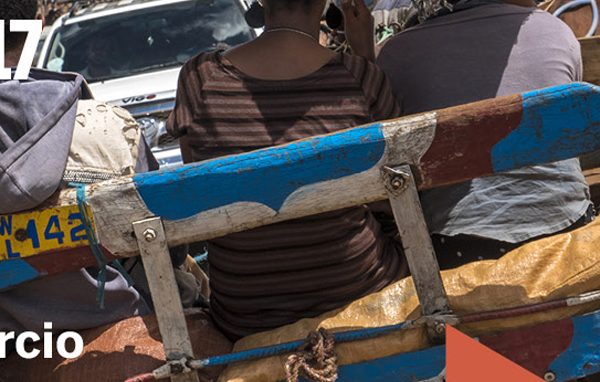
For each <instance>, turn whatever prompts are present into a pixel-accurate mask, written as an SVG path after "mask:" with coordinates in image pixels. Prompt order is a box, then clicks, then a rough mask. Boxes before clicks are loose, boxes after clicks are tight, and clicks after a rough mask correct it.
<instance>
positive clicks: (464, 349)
mask: <svg viewBox="0 0 600 382" xmlns="http://www.w3.org/2000/svg"><path fill="white" fill-rule="evenodd" d="M482 381H485V382H544V380H543V379H541V378H540V377H538V376H536V375H535V374H533V373H531V372H530V371H528V370H525V369H524V368H522V367H521V366H519V365H517V364H516V363H514V362H512V361H510V360H508V359H506V358H504V357H503V356H501V355H500V354H498V353H496V352H494V351H493V350H491V349H490V348H488V347H486V346H484V345H482V344H480V343H479V342H477V341H476V340H474V339H472V338H471V337H469V336H467V335H465V334H463V333H461V332H460V331H458V330H456V329H454V328H453V327H451V326H447V329H446V382H482Z"/></svg>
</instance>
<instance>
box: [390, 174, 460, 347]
mask: <svg viewBox="0 0 600 382" xmlns="http://www.w3.org/2000/svg"><path fill="white" fill-rule="evenodd" d="M382 173H383V177H384V184H385V187H386V189H387V192H388V197H389V200H390V204H391V206H392V211H393V213H394V219H395V220H396V225H397V226H398V231H399V234H400V239H401V241H402V246H403V248H404V255H405V256H406V260H407V262H408V267H409V269H410V273H411V275H412V278H413V282H414V284H415V289H416V291H417V296H418V298H419V302H420V304H421V311H422V314H423V316H438V317H439V320H437V319H436V318H433V319H432V320H430V321H428V325H427V327H428V335H429V340H430V342H432V343H434V344H436V343H442V342H444V337H445V333H446V322H445V320H444V319H443V316H444V315H448V314H450V313H451V309H450V304H449V302H448V296H447V295H446V290H445V288H444V284H443V282H442V277H441V275H440V267H439V264H438V261H437V258H436V257H435V251H434V249H433V243H432V242H431V237H430V236H429V230H428V229H427V224H426V223H425V217H424V216H423V210H422V208H421V201H420V199H419V193H418V191H417V185H416V182H415V178H414V176H413V172H412V170H411V168H410V166H409V165H406V164H405V165H400V166H384V167H383V168H382Z"/></svg>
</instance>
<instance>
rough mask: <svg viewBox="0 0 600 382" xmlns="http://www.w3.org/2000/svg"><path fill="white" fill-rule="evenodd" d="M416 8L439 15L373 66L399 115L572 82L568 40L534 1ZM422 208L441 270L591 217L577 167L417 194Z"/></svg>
mask: <svg viewBox="0 0 600 382" xmlns="http://www.w3.org/2000/svg"><path fill="white" fill-rule="evenodd" d="M422 1H423V2H424V3H428V2H430V3H431V4H428V6H424V7H423V11H425V10H431V9H441V11H439V12H437V13H435V14H423V15H421V16H422V17H423V18H424V19H425V21H424V22H423V23H421V24H420V25H417V26H415V27H412V28H409V29H407V30H405V31H403V32H401V33H399V34H398V35H396V36H394V37H393V38H391V39H389V40H388V42H387V43H386V44H385V45H384V46H383V48H382V49H381V51H380V53H379V56H378V58H377V64H378V65H379V66H380V67H381V68H382V69H383V71H384V72H385V73H386V75H387V76H388V78H389V79H390V81H391V83H392V88H393V91H394V93H395V95H396V97H397V99H398V101H399V102H400V104H401V107H402V111H403V114H405V115H406V114H414V113H420V112H425V111H430V110H435V109H441V108H446V107H450V106H455V105H460V104H465V103H469V102H475V101H479V100H483V99H488V98H495V97H500V96H505V95H510V94H516V93H523V92H528V91H533V90H535V89H540V88H545V87H550V86H556V85H561V84H568V83H571V82H574V81H580V80H581V76H582V64H581V52H580V47H579V43H578V41H577V40H576V38H575V36H574V35H573V32H572V31H571V30H570V29H569V27H568V26H567V25H565V24H564V23H563V22H562V21H560V20H559V19H557V18H556V17H554V16H552V15H551V14H549V13H546V12H544V11H540V10H537V9H536V8H535V5H534V3H533V2H530V3H529V2H528V0H519V2H518V5H517V4H515V0H513V1H512V4H510V3H508V2H502V1H495V0H461V1H459V2H457V3H454V4H453V7H452V11H450V10H449V9H447V8H445V7H444V4H445V2H443V1H441V0H439V1H438V0H422ZM565 128H568V126H565ZM481 133H482V134H485V132H481ZM421 202H422V205H423V210H424V214H425V217H426V220H427V223H428V226H429V229H430V231H431V233H432V238H433V242H434V246H435V249H436V253H437V255H438V258H439V261H440V264H441V267H442V268H451V267H455V266H459V265H461V264H464V263H466V262H470V261H476V260H480V259H490V258H499V257H501V256H502V255H503V254H504V253H506V252H507V251H509V250H511V249H514V248H516V247H518V246H520V245H522V244H523V243H525V242H528V241H531V240H534V239H537V238H540V237H543V236H546V235H551V234H555V233H558V232H562V231H564V230H569V229H574V228H576V227H579V226H581V225H583V224H586V223H587V222H589V221H591V220H592V219H593V217H594V211H593V206H592V204H591V202H590V196H589V189H588V186H587V184H586V182H585V179H584V177H583V175H582V173H581V168H580V165H579V160H578V159H569V160H565V161H560V162H556V163H549V164H544V165H539V166H533V167H527V168H522V169H518V170H515V171H511V172H508V173H504V174H500V175H496V176H490V177H485V178H479V179H473V180H471V181H468V182H464V183H461V184H457V185H452V186H448V187H443V188H439V189H433V190H429V191H425V192H423V193H421Z"/></svg>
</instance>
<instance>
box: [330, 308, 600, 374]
mask: <svg viewBox="0 0 600 382" xmlns="http://www.w3.org/2000/svg"><path fill="white" fill-rule="evenodd" d="M479 340H480V342H481V343H482V344H484V345H486V346H488V347H490V348H491V349H493V350H495V351H497V352H499V353H500V354H502V355H503V356H505V357H506V358H508V359H510V360H511V361H513V362H516V363H518V364H520V365H521V366H523V367H525V368H526V369H528V370H530V371H531V372H533V373H534V374H536V375H538V376H540V377H541V378H543V376H544V374H546V373H547V372H552V373H554V375H555V376H556V381H557V382H568V381H575V380H577V379H579V378H583V377H586V376H590V375H595V374H597V373H600V311H597V312H594V313H590V314H587V315H584V316H579V317H574V318H572V319H566V320H561V321H557V322H551V323H545V324H541V325H536V326H531V327H527V328H522V329H517V330H512V331H507V332H503V333H500V334H497V335H493V336H484V337H480V338H479ZM357 346H360V344H359V343H357ZM445 364H446V356H445V349H444V346H436V347H432V348H429V349H426V350H421V351H418V352H413V353H404V354H398V355H393V356H389V357H384V358H379V359H375V360H370V361H365V362H360V363H355V364H351V365H342V366H340V368H339V376H340V378H339V379H338V381H339V382H350V381H352V382H384V381H397V382H415V381H425V380H428V379H431V378H434V377H435V376H436V375H438V374H439V373H440V372H441V371H442V370H443V369H444V367H445Z"/></svg>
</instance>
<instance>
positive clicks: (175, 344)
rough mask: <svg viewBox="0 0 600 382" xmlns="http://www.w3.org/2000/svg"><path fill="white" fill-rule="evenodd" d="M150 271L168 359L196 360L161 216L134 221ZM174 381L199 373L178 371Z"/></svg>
mask: <svg viewBox="0 0 600 382" xmlns="http://www.w3.org/2000/svg"><path fill="white" fill-rule="evenodd" d="M133 229H134V232H135V235H136V238H137V242H138V244H139V246H140V253H141V257H142V261H143V263H144V269H145V271H146V278H147V279H148V285H149V286H150V292H151V293H152V302H153V303H154V306H155V307H156V309H155V310H156V320H157V321H158V328H159V329H160V334H161V337H162V342H163V346H164V348H165V355H166V358H167V361H178V360H181V359H182V358H188V359H193V357H194V350H193V349H192V343H191V341H190V336H189V333H188V329H187V324H186V322H185V316H184V314H183V307H182V305H181V298H180V297H179V290H178V288H177V282H176V281H175V273H174V272H173V264H172V263H171V257H170V255H169V248H168V247H167V238H166V237H165V231H164V229H163V226H162V222H161V221H160V218H151V219H146V220H142V221H139V222H135V223H133ZM171 380H172V381H173V382H198V381H199V380H198V374H197V373H196V372H191V373H186V374H177V375H175V376H173V377H171Z"/></svg>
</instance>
